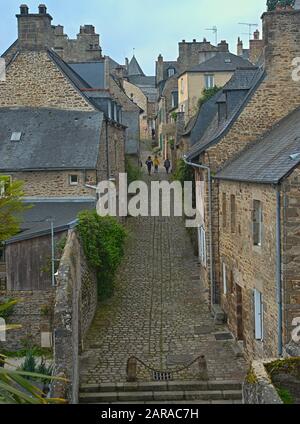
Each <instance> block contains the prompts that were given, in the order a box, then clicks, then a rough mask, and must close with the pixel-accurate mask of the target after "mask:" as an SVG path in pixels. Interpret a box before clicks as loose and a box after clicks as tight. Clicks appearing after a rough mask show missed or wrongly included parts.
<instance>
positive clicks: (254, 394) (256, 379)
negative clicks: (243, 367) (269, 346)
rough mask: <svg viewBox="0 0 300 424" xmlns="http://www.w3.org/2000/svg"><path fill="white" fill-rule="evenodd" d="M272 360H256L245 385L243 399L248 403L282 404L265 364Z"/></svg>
mask: <svg viewBox="0 0 300 424" xmlns="http://www.w3.org/2000/svg"><path fill="white" fill-rule="evenodd" d="M270 362H272V361H271V360H270V361H266V362H260V361H254V362H253V363H252V366H251V369H250V371H249V373H248V375H247V377H246V381H245V383H244V386H243V401H244V404H246V405H272V404H274V405H282V404H283V402H282V400H281V399H280V397H279V395H278V393H277V391H276V389H275V387H274V386H273V384H272V381H271V378H270V377H269V375H268V373H267V371H266V369H265V364H267V363H270Z"/></svg>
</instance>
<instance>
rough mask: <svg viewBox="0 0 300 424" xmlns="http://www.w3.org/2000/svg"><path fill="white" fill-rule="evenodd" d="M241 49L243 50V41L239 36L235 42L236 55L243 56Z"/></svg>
mask: <svg viewBox="0 0 300 424" xmlns="http://www.w3.org/2000/svg"><path fill="white" fill-rule="evenodd" d="M243 50H244V45H243V41H242V40H241V39H240V37H239V38H238V42H237V55H238V56H243Z"/></svg>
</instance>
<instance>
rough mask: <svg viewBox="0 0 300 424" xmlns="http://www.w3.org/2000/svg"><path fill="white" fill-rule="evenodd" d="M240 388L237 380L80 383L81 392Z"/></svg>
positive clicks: (240, 385)
mask: <svg viewBox="0 0 300 424" xmlns="http://www.w3.org/2000/svg"><path fill="white" fill-rule="evenodd" d="M207 390H219V391H222V390H242V384H241V382H239V381H205V382H204V381H197V380H195V381H169V382H149V383H147V382H140V383H102V384H82V385H81V387H80V392H81V393H110V392H166V391H172V392H173V391H207Z"/></svg>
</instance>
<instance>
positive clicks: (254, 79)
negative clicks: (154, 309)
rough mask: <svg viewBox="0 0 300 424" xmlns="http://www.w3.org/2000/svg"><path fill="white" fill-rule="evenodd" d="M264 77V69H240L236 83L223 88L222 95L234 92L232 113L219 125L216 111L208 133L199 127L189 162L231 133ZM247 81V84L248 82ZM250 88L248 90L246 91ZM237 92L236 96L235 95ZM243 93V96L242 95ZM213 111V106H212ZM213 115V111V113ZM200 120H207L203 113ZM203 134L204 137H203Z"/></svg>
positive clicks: (196, 130) (235, 76)
mask: <svg viewBox="0 0 300 424" xmlns="http://www.w3.org/2000/svg"><path fill="white" fill-rule="evenodd" d="M245 73H249V75H248V77H246V76H245ZM263 77H264V70H263V68H254V67H253V69H249V68H248V69H238V70H237V71H236V73H235V75H234V76H233V78H234V82H233V81H232V80H230V81H229V82H228V83H227V84H226V85H225V86H224V88H223V90H222V91H221V93H224V92H226V90H227V91H228V90H229V89H230V90H231V91H232V95H231V103H232V105H231V107H232V109H231V111H230V114H229V116H228V117H227V119H226V120H225V121H223V122H222V123H221V124H219V121H218V112H217V110H216V109H214V110H215V111H216V113H215V115H214V117H213V118H212V119H211V123H210V124H209V126H208V127H207V129H206V131H204V133H203V127H202V126H201V125H199V127H197V128H196V129H195V132H194V134H193V135H192V134H191V137H193V139H194V140H197V141H196V142H195V144H194V145H193V146H192V148H191V149H190V150H189V152H188V155H187V156H188V158H189V160H193V159H194V158H196V157H197V156H199V155H200V154H201V153H202V152H203V151H204V150H205V149H207V148H208V147H209V146H210V145H213V144H215V143H217V142H218V141H219V140H220V139H221V138H222V137H224V135H225V134H226V133H227V131H229V129H230V128H231V126H232V125H233V123H234V122H235V120H236V119H237V118H238V116H239V114H240V113H241V111H242V110H243V108H244V107H245V105H246V104H247V102H248V100H249V99H250V97H251V95H252V93H253V92H254V91H255V89H256V87H257V86H258V85H259V84H260V82H261V81H262V79H263ZM245 81H247V84H246V82H245ZM246 86H248V89H246ZM235 92H236V95H235V94H234V93H235ZM241 93H242V95H241ZM212 109H213V106H212ZM212 114H213V111H212ZM198 119H199V120H202V119H203V120H204V122H205V119H204V118H203V117H202V115H201V111H200V113H199V115H198ZM201 134H202V137H201Z"/></svg>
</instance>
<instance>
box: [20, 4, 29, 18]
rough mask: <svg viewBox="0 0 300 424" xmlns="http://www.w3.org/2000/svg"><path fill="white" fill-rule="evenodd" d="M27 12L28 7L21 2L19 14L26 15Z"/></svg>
mask: <svg viewBox="0 0 300 424" xmlns="http://www.w3.org/2000/svg"><path fill="white" fill-rule="evenodd" d="M28 13H29V8H28V6H27V4H21V6H20V14H21V15H28Z"/></svg>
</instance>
